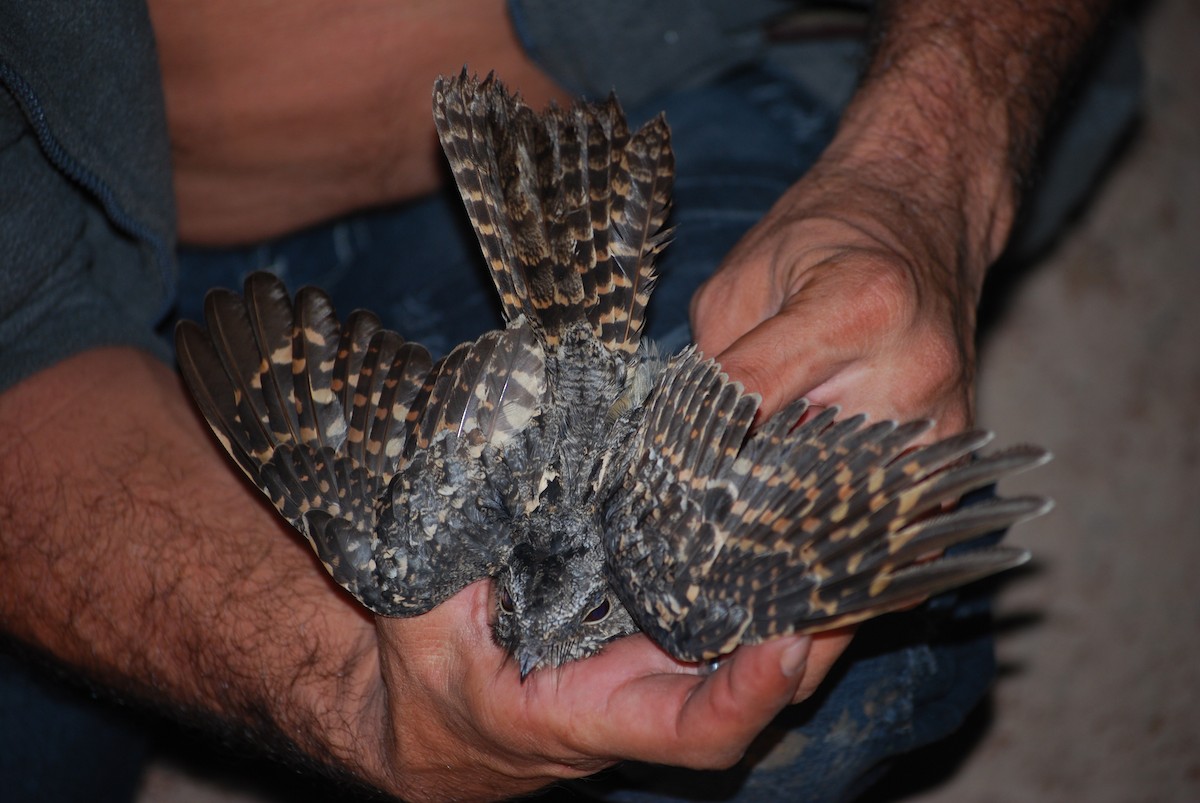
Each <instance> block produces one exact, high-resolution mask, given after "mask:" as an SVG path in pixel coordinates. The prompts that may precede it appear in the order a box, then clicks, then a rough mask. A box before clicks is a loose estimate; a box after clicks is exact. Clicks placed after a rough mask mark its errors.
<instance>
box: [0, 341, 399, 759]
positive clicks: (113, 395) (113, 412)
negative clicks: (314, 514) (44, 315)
mask: <svg viewBox="0 0 1200 803" xmlns="http://www.w3.org/2000/svg"><path fill="white" fill-rule="evenodd" d="M0 430H2V431H4V432H5V433H7V436H6V438H7V443H6V446H5V449H4V450H3V452H2V453H0V477H2V478H3V481H2V482H0V556H2V558H0V617H2V621H3V629H4V630H5V631H6V633H7V634H8V635H9V636H11V637H14V638H16V639H17V640H19V641H21V642H24V643H25V644H27V645H29V646H31V647H32V648H34V649H35V650H37V651H39V652H41V653H43V654H46V655H48V656H50V657H51V658H52V659H53V660H55V661H57V662H59V663H61V664H63V665H65V666H66V667H68V668H70V669H71V670H73V671H78V672H81V673H82V674H83V675H84V676H85V677H88V678H90V680H91V681H92V682H94V683H96V684H98V685H100V686H103V687H106V688H110V689H113V690H115V691H116V692H118V693H120V694H122V695H126V696H133V697H136V698H139V699H141V700H143V701H145V702H148V703H150V704H151V705H155V706H157V707H160V708H165V709H167V710H170V711H173V712H175V713H176V714H186V715H189V716H191V717H193V718H194V717H195V716H197V715H198V716H201V717H208V718H211V719H213V720H215V721H217V722H219V723H222V724H224V725H225V726H227V727H229V728H231V729H232V730H234V731H241V732H243V733H246V732H249V733H251V734H253V735H254V736H255V737H256V738H258V739H261V738H262V737H267V738H272V737H273V738H274V740H275V742H276V745H277V746H279V747H282V748H283V749H285V750H286V749H288V748H289V747H290V746H293V745H294V746H295V747H298V748H299V749H300V750H301V751H303V752H304V753H305V754H307V755H309V756H316V757H323V758H326V759H327V760H328V761H329V762H330V763H333V764H335V765H341V766H342V767H343V768H345V767H351V766H352V765H353V763H354V762H353V761H351V760H349V756H351V754H352V753H353V751H354V750H355V749H357V747H356V742H359V741H362V742H364V743H365V744H367V745H370V744H372V743H374V741H377V740H369V739H362V738H361V737H363V736H364V733H363V732H362V731H363V729H364V727H368V725H367V724H366V723H371V722H379V723H382V718H381V717H379V718H377V719H373V718H372V717H371V716H367V715H365V712H369V711H370V710H371V708H372V706H374V705H377V703H376V701H373V700H371V699H369V694H370V692H369V690H370V689H372V688H374V685H373V683H372V678H374V677H377V676H378V665H377V658H376V654H375V640H374V632H373V628H372V625H371V623H370V621H369V620H368V619H367V618H366V617H363V616H361V615H360V614H359V612H358V611H357V610H356V609H355V608H354V607H352V606H351V605H350V604H348V603H347V602H346V601H345V600H344V599H343V598H342V597H341V596H340V595H339V594H338V592H337V590H336V589H335V588H333V587H332V586H331V585H330V584H329V583H328V582H327V581H326V580H325V577H324V573H323V572H321V571H319V567H317V566H315V565H314V563H313V560H312V558H311V557H310V556H309V555H308V554H307V548H306V547H305V546H304V545H303V544H302V543H301V542H299V540H298V539H297V538H296V537H295V535H294V533H290V532H285V531H284V530H283V528H281V527H279V526H277V525H276V524H275V521H276V517H275V515H274V513H273V511H270V510H269V509H267V508H265V507H264V506H263V505H262V504H260V501H259V499H257V498H255V497H256V494H255V493H254V492H253V490H252V489H250V488H249V487H248V485H247V484H246V483H244V482H242V480H241V478H240V477H238V476H236V475H235V474H234V472H232V471H231V470H230V469H229V467H228V464H227V462H226V461H225V459H224V456H223V455H220V454H219V453H218V451H217V449H216V448H215V445H214V443H213V442H212V439H211V438H210V437H209V436H208V434H207V433H206V432H205V431H204V430H203V428H202V424H201V423H200V422H199V421H198V420H197V419H196V417H195V415H194V414H193V413H192V411H191V408H190V405H189V403H188V402H187V400H186V398H185V397H184V394H183V391H182V388H181V386H180V384H179V381H178V379H177V377H176V376H175V375H174V374H173V373H172V372H171V371H170V370H169V369H168V368H167V367H165V366H163V365H161V364H159V363H157V362H156V361H154V360H153V359H152V358H150V357H148V356H145V355H143V354H140V353H138V352H134V351H131V350H124V349H106V350H97V351H92V352H86V353H84V354H81V355H79V356H77V357H75V358H72V359H70V360H68V361H65V362H63V363H61V364H59V365H56V366H54V367H52V368H50V369H48V370H46V371H43V372H42V373H40V374H38V375H36V376H34V377H32V378H30V379H29V380H26V382H24V383H22V384H21V385H19V386H17V387H16V388H14V389H12V390H10V391H8V392H7V393H5V394H4V395H3V396H0ZM279 737H283V738H282V739H280V738H279ZM289 743H290V744H289ZM355 760H357V759H355Z"/></svg>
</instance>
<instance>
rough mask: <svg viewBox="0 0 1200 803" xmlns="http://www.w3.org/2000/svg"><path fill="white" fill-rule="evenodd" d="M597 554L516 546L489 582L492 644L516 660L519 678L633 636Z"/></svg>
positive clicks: (575, 549)
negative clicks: (493, 611)
mask: <svg viewBox="0 0 1200 803" xmlns="http://www.w3.org/2000/svg"><path fill="white" fill-rule="evenodd" d="M598 552H599V550H598V549H586V548H583V547H580V546H563V547H561V548H553V547H541V546H532V545H530V544H528V543H518V544H517V545H516V546H515V547H514V548H513V551H512V556H511V558H510V560H509V561H508V565H507V566H506V567H504V569H503V570H502V571H501V572H500V573H499V574H498V575H497V577H496V580H495V583H494V597H495V606H496V622H495V625H494V633H495V638H496V641H497V642H498V643H499V644H500V646H502V647H504V648H505V649H506V650H508V652H509V653H510V654H512V656H513V657H514V658H516V660H517V665H518V666H519V667H520V671H521V679H522V680H524V679H525V678H526V677H527V676H528V675H529V673H530V672H532V671H533V670H534V669H539V668H542V667H555V666H559V665H560V664H564V663H566V662H568V661H575V660H578V659H581V658H586V657H588V656H589V655H594V654H596V653H597V652H599V651H600V648H601V647H603V646H604V645H605V644H606V643H608V642H609V641H611V640H613V639H614V638H617V637H619V636H624V635H629V634H630V633H635V632H637V627H636V626H635V625H634V623H633V619H632V618H631V617H630V616H629V612H628V611H626V610H625V607H624V606H623V605H622V604H621V602H620V600H618V599H617V597H616V595H615V594H613V593H612V591H611V590H610V589H609V587H608V582H607V580H606V579H605V574H604V567H603V558H602V556H600V555H599V554H597V553H598Z"/></svg>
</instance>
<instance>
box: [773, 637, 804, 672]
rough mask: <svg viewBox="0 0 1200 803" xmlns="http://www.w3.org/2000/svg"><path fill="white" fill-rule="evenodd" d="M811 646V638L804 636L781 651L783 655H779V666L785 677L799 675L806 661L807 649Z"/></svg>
mask: <svg viewBox="0 0 1200 803" xmlns="http://www.w3.org/2000/svg"><path fill="white" fill-rule="evenodd" d="M811 646H812V639H810V638H808V637H807V636H804V637H801V638H799V639H797V640H796V643H795V644H792V645H791V646H789V647H788V648H787V649H785V650H784V651H783V655H781V656H780V657H779V668H780V669H782V670H783V674H784V676H785V677H789V678H794V677H799V676H800V674H801V673H802V672H803V671H804V667H805V665H806V664H807V663H808V650H809V648H810V647H811Z"/></svg>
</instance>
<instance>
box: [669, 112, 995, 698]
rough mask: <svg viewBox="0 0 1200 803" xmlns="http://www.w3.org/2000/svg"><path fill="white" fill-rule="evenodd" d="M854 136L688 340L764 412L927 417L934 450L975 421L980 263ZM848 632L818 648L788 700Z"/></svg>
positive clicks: (956, 227)
mask: <svg viewBox="0 0 1200 803" xmlns="http://www.w3.org/2000/svg"><path fill="white" fill-rule="evenodd" d="M847 131H848V132H849V133H847ZM860 134H861V132H859V131H856V130H854V129H853V128H849V129H845V130H844V131H843V134H842V136H841V137H840V138H839V140H837V141H835V143H834V145H833V146H831V148H830V149H829V150H828V151H827V152H826V154H825V156H824V157H823V158H822V160H821V162H820V163H818V165H817V166H816V167H814V169H813V170H812V171H810V173H809V174H808V175H807V176H806V177H805V178H804V179H802V180H801V181H800V182H799V183H797V184H796V185H795V186H794V187H792V188H791V189H790V190H789V191H788V192H787V193H786V194H785V195H784V196H783V198H781V199H780V201H779V202H778V203H777V204H776V205H775V206H774V208H772V209H771V210H770V212H768V214H767V215H766V217H765V218H764V219H763V220H762V221H761V222H760V223H759V224H758V225H757V226H755V227H754V228H753V229H752V230H751V231H750V232H749V233H748V234H747V235H746V236H745V237H744V238H743V239H742V241H741V242H740V243H739V244H738V245H737V246H736V247H735V248H734V249H733V250H732V251H731V252H730V254H729V255H728V256H727V257H726V259H725V261H724V262H723V263H722V265H721V267H720V269H719V270H718V271H717V273H716V274H715V275H713V276H712V277H711V278H710V279H709V280H708V281H707V282H706V283H705V284H704V285H703V286H702V287H701V288H700V289H699V291H698V292H697V293H696V295H695V297H694V298H693V300H692V306H691V316H692V330H693V332H694V333H695V337H696V341H697V344H698V346H699V348H700V349H701V350H702V351H703V352H704V353H706V354H709V355H712V356H714V357H716V359H717V360H718V362H720V363H721V365H722V367H723V368H724V369H725V371H726V372H727V373H728V374H729V375H730V376H731V377H732V378H733V379H736V380H738V381H740V382H742V383H743V384H744V385H745V386H746V387H747V388H748V389H749V390H752V391H755V392H758V393H760V394H761V395H762V398H763V403H762V408H761V414H762V415H764V416H769V415H771V414H772V413H774V412H775V411H776V410H778V409H779V408H781V407H782V406H784V405H785V404H787V403H788V402H790V401H792V400H793V399H796V398H799V397H801V396H806V397H808V398H809V399H810V400H811V401H812V402H814V403H815V404H816V405H819V406H831V405H838V406H840V407H841V409H842V410H843V412H844V413H846V414H854V413H858V412H865V413H867V414H868V415H869V416H870V417H871V418H872V419H875V420H880V419H887V418H891V419H899V420H910V419H914V418H932V419H933V420H934V421H935V422H936V424H935V427H934V428H932V429H931V430H930V431H928V432H927V433H925V435H924V436H923V439H925V440H933V439H936V438H937V437H939V436H943V435H947V434H950V433H953V432H957V431H960V430H962V429H965V428H966V427H967V426H968V425H969V424H970V422H971V415H972V379H973V374H974V343H973V339H974V324H975V306H976V304H977V300H978V294H979V287H980V285H981V282H982V276H983V270H984V268H985V267H986V264H987V261H988V259H989V255H985V253H984V252H981V251H980V250H979V249H977V248H974V247H972V246H973V245H974V244H975V243H977V242H978V240H979V238H978V237H973V236H972V231H971V228H972V227H971V223H970V222H969V221H968V220H967V219H966V218H965V216H964V214H963V213H962V211H961V210H956V209H954V208H952V204H948V203H946V202H945V199H946V198H947V197H948V196H949V197H953V193H946V192H945V188H943V187H935V188H933V191H931V192H927V193H925V194H922V193H921V192H920V191H917V192H914V191H913V189H914V187H917V186H920V182H918V181H917V180H916V179H914V180H913V181H911V182H910V181H906V180H904V170H905V169H906V168H908V167H909V165H904V164H901V165H899V166H897V165H896V164H894V163H889V160H888V159H887V158H886V157H885V158H883V159H881V158H880V157H879V153H880V150H879V149H878V148H877V146H876V143H875V141H873V139H872V138H871V137H870V136H866V137H864V136H861V135H860ZM881 163H882V164H881ZM947 207H951V208H947ZM852 633H853V629H852V628H849V629H844V630H837V631H832V632H829V633H822V634H819V635H817V636H816V637H815V638H814V642H813V647H812V653H811V655H810V657H809V661H808V664H807V669H806V671H805V677H804V679H803V682H802V683H801V687H800V690H799V692H798V694H797V700H800V699H804V698H805V697H807V696H808V695H810V694H811V693H812V692H813V691H815V690H816V688H817V687H818V685H819V684H820V683H821V682H822V680H823V679H824V677H825V676H826V675H827V674H828V672H829V670H830V669H831V668H832V666H833V665H834V663H835V662H836V661H837V659H838V657H839V656H840V655H841V654H842V652H843V651H844V650H845V648H846V646H847V645H848V644H849V642H850V640H851V638H852Z"/></svg>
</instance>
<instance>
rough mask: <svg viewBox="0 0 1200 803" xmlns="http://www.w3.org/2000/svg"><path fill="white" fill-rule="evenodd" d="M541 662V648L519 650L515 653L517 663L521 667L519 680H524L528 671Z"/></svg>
mask: <svg viewBox="0 0 1200 803" xmlns="http://www.w3.org/2000/svg"><path fill="white" fill-rule="evenodd" d="M541 662H542V651H541V650H530V651H525V650H521V651H520V652H519V653H518V654H517V663H518V665H519V666H520V668H521V682H522V683H524V682H525V678H527V677H529V673H530V672H532V671H533V670H535V669H537V668H538V665H539V664H540V663H541Z"/></svg>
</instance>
